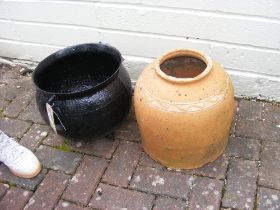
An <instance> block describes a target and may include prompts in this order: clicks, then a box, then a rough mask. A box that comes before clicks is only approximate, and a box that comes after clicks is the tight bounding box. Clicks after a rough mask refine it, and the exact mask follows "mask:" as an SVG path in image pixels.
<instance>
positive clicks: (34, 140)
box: [20, 124, 50, 151]
mask: <svg viewBox="0 0 280 210" xmlns="http://www.w3.org/2000/svg"><path fill="white" fill-rule="evenodd" d="M49 131H50V128H49V127H48V126H45V125H39V124H33V125H32V126H31V128H30V129H29V130H28V132H27V133H25V134H24V135H23V137H22V138H21V140H20V144H22V145H23V146H25V147H27V148H28V149H30V150H31V151H35V149H36V148H37V147H38V146H39V144H40V143H41V142H42V141H43V139H45V138H46V137H47V136H48V134H49Z"/></svg>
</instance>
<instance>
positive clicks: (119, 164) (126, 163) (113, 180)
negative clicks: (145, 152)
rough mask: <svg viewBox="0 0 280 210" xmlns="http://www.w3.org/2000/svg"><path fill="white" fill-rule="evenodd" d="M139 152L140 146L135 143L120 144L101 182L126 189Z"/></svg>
mask: <svg viewBox="0 0 280 210" xmlns="http://www.w3.org/2000/svg"><path fill="white" fill-rule="evenodd" d="M141 151H142V150H141V146H140V145H139V144H137V143H132V142H123V143H121V144H120V145H119V147H118V148H117V150H116V153H115V155H114V156H113V158H112V160H111V162H110V165H109V166H108V169H107V170H106V172H105V174H104V176H103V179H102V180H103V181H104V182H107V183H110V184H113V185H118V186H123V187H127V186H128V183H129V181H130V179H131V176H132V173H133V170H134V168H135V167H136V164H137V162H138V159H139V158H140V154H141Z"/></svg>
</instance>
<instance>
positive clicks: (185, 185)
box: [130, 166, 194, 199]
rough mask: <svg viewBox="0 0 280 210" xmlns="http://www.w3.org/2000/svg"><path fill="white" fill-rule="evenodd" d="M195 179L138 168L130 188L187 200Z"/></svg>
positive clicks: (147, 168) (153, 169)
mask: <svg viewBox="0 0 280 210" xmlns="http://www.w3.org/2000/svg"><path fill="white" fill-rule="evenodd" d="M193 179H194V178H193V177H192V176H189V175H183V174H180V173H177V172H169V171H161V170H159V169H156V168H150V167H142V166H140V167H138V168H137V169H136V172H135V174H134V176H133V179H132V182H131V184H130V187H131V188H133V189H137V190H141V191H146V192H150V193H154V194H158V195H166V196H170V197H173V198H181V199H187V198H188V195H189V193H190V189H191V185H192V182H193Z"/></svg>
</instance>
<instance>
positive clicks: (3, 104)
mask: <svg viewBox="0 0 280 210" xmlns="http://www.w3.org/2000/svg"><path fill="white" fill-rule="evenodd" d="M8 104H9V102H8V101H5V100H3V99H0V111H1V112H2V111H3V110H4V109H5V108H6V107H7V106H8Z"/></svg>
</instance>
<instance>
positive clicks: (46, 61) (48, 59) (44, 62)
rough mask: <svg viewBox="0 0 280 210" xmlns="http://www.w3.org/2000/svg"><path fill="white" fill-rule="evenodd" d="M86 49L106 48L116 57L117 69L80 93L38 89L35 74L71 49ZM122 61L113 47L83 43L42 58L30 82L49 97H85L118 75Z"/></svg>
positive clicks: (118, 52) (119, 54)
mask: <svg viewBox="0 0 280 210" xmlns="http://www.w3.org/2000/svg"><path fill="white" fill-rule="evenodd" d="M86 47H97V48H100V47H104V48H108V49H109V50H111V51H112V52H114V53H115V54H116V56H118V61H119V65H118V68H117V69H116V70H115V72H114V73H113V74H112V75H111V76H110V77H108V78H106V79H105V80H104V81H102V82H100V83H98V84H97V85H95V86H92V87H90V88H87V89H84V90H81V91H74V92H65V93H59V92H50V91H46V90H43V89H42V88H40V87H39V85H38V82H37V80H36V78H35V77H36V73H37V72H38V71H39V70H40V69H43V68H46V67H47V66H48V65H50V64H51V62H53V61H54V60H58V59H62V58H63V57H64V56H66V54H67V52H71V51H73V49H75V50H76V51H77V50H80V49H83V48H86ZM122 60H123V58H122V56H121V53H120V51H119V50H118V49H117V48H115V47H113V46H111V45H107V44H103V43H101V42H99V43H84V44H77V45H72V46H68V47H65V48H63V49H60V50H58V51H56V52H54V53H52V54H50V55H49V56H47V57H46V58H44V59H43V60H42V61H41V62H39V64H38V65H37V67H36V68H35V70H34V71H33V73H32V81H33V83H34V84H35V86H36V88H37V89H38V90H40V91H42V92H44V93H46V94H49V95H55V96H61V97H64V96H65V97H67V96H69V97H70V96H77V95H85V94H87V93H89V92H92V91H97V90H99V89H100V88H102V87H104V86H105V85H107V84H109V83H110V82H111V81H112V80H113V79H114V78H115V77H116V76H117V75H118V73H119V68H120V66H121V65H122Z"/></svg>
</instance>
